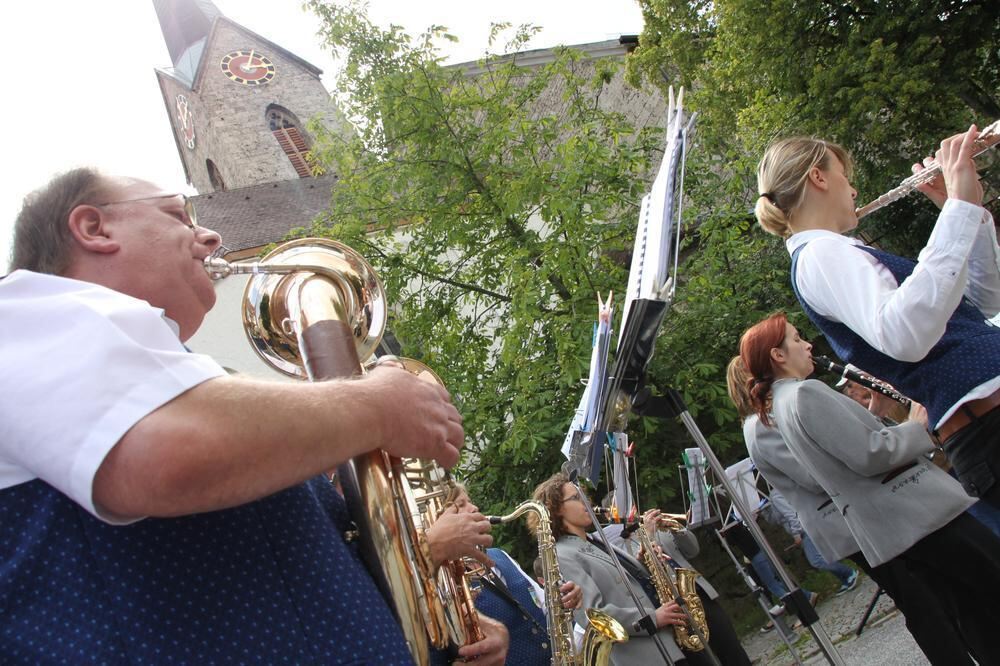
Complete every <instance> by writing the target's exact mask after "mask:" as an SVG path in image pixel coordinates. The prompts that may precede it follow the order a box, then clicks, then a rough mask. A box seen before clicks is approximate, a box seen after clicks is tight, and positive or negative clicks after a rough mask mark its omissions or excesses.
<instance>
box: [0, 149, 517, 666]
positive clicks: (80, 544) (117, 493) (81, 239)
mask: <svg viewBox="0 0 1000 666" xmlns="http://www.w3.org/2000/svg"><path fill="white" fill-rule="evenodd" d="M219 245H220V238H219V236H218V234H216V233H215V232H213V231H211V230H209V229H206V228H204V227H201V226H198V224H197V223H196V220H195V212H194V208H193V206H192V205H191V202H190V201H189V200H187V198H186V197H185V196H184V195H181V194H177V193H175V192H172V191H168V190H164V189H162V188H160V187H158V186H156V185H154V184H152V183H148V182H145V181H142V180H137V179H133V178H112V177H108V176H104V175H102V174H100V173H98V172H96V171H95V170H93V169H88V168H83V169H76V170H73V171H70V172H67V173H65V174H62V175H60V176H58V177H56V178H54V179H53V180H52V181H51V182H50V183H49V184H48V185H46V186H45V187H44V188H42V189H40V190H38V191H36V192H34V193H33V194H31V195H29V196H28V197H27V199H26V200H25V205H24V208H23V209H22V211H21V213H20V215H19V216H18V219H17V222H16V227H15V236H14V243H13V247H14V250H13V262H12V264H13V269H14V270H13V272H12V273H11V274H10V275H8V276H7V277H6V278H5V279H4V280H3V281H2V282H0V327H2V330H3V331H4V344H3V346H2V347H0V366H2V367H3V372H2V373H0V387H2V394H3V395H4V399H3V401H2V402H0V424H2V425H0V428H2V435H0V513H2V515H3V516H4V518H3V520H2V521H0V544H2V545H0V599H2V600H3V601H2V604H0V605H2V606H3V628H2V630H0V654H3V655H4V660H5V661H7V662H11V663H56V662H68V663H124V662H129V663H133V662H134V663H138V662H140V661H165V660H172V661H179V662H192V663H204V662H211V661H244V660H246V659H247V658H248V655H251V656H252V658H256V659H261V660H264V661H271V662H278V661H291V662H296V663H320V662H326V663H343V662H366V663H379V664H409V663H412V659H411V656H410V653H409V650H408V648H407V646H406V644H405V641H404V639H403V634H402V632H401V631H400V628H399V626H398V624H397V623H396V620H395V618H394V617H393V614H392V611H391V610H390V608H389V606H388V605H387V603H386V601H385V599H383V597H382V595H381V594H380V593H379V592H378V590H377V589H376V587H375V585H374V583H373V581H372V579H371V577H370V575H369V574H368V572H367V569H366V568H365V566H364V564H363V563H362V562H361V560H360V559H359V557H358V555H357V552H356V547H355V545H354V544H353V543H352V542H351V541H349V539H348V537H347V536H346V534H347V533H348V531H349V529H351V527H352V525H351V522H350V520H349V518H348V516H347V513H346V509H345V505H344V501H343V498H341V497H340V495H339V494H338V493H337V492H336V491H335V490H334V488H333V486H332V485H331V484H330V482H329V481H328V480H327V479H326V477H325V476H324V474H323V473H324V471H326V470H330V469H333V468H335V467H337V465H338V464H339V463H341V462H343V461H345V460H347V459H348V458H351V457H353V456H356V455H358V454H361V453H364V452H366V451H370V450H372V449H375V448H378V447H384V448H385V449H387V450H388V451H390V452H391V453H393V454H395V455H399V456H415V457H420V458H433V459H435V460H437V461H438V462H439V463H440V464H442V465H443V466H445V467H451V466H452V465H454V464H455V462H456V461H457V460H458V455H459V449H460V448H461V447H462V443H463V437H464V433H463V430H462V419H461V417H460V416H459V414H458V412H457V411H456V410H455V408H454V406H453V405H452V404H451V401H450V399H449V396H448V394H447V392H446V391H445V390H444V389H442V388H440V387H438V386H433V385H431V384H428V383H425V382H422V381H420V380H419V379H417V378H416V377H414V376H412V375H410V374H409V373H407V372H404V371H401V370H395V369H388V368H384V369H378V370H376V371H374V372H372V373H371V374H370V375H369V376H367V377H365V378H364V379H358V380H340V381H329V382H321V383H301V384H299V383H296V384H288V383H277V382H265V381H256V380H250V379H244V378H240V377H231V376H228V375H227V374H226V372H225V371H224V370H223V369H222V367H220V366H219V365H218V364H217V363H215V361H213V360H212V359H210V358H208V357H206V356H203V355H200V354H192V353H188V351H187V350H186V349H185V347H184V345H183V342H184V341H185V340H187V339H188V338H189V337H190V336H191V335H192V334H193V333H194V332H195V330H196V329H197V328H198V327H199V325H200V324H201V321H202V319H203V317H204V316H205V313H206V312H207V311H208V310H209V309H210V308H211V307H212V305H213V304H214V303H215V292H214V290H213V286H212V283H211V280H210V279H209V277H208V275H207V273H206V271H205V269H204V266H203V260H204V259H205V257H207V256H208V255H210V254H211V253H212V251H213V250H215V249H216V248H218V247H219ZM233 314H234V316H236V313H233ZM404 404H405V405H407V407H408V408H407V409H405V410H401V409H399V405H404ZM487 633H488V637H487V639H486V640H484V641H481V642H480V643H477V644H475V645H472V646H467V647H465V648H463V651H462V653H461V654H462V655H463V656H469V657H474V656H480V657H481V658H482V659H483V661H485V663H491V664H499V663H502V662H503V657H504V654H505V651H506V631H505V630H504V629H503V627H502V626H501V625H496V624H490V625H489V626H488V628H487ZM55 637H58V639H59V640H56V639H55Z"/></svg>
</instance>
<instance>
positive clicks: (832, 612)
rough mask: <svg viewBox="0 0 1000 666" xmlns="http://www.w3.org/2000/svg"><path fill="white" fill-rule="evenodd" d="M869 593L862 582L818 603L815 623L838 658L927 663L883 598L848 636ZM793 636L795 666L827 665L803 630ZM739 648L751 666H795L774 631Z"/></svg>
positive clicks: (860, 665)
mask: <svg viewBox="0 0 1000 666" xmlns="http://www.w3.org/2000/svg"><path fill="white" fill-rule="evenodd" d="M875 590H876V586H875V583H873V582H872V581H871V579H869V578H862V581H861V583H860V584H859V585H858V586H857V587H856V588H855V589H854V590H852V591H850V592H847V593H846V594H842V595H841V596H839V597H831V598H829V599H824V600H822V601H820V602H819V606H818V607H817V610H818V611H819V617H820V624H822V625H823V628H824V629H825V630H826V633H827V635H829V636H830V639H831V640H832V641H833V643H834V645H835V647H836V648H837V651H838V652H839V653H840V656H841V657H842V658H843V660H844V662H845V663H846V664H847V665H848V666H870V665H872V666H874V665H877V666H925V665H926V664H927V663H928V662H927V659H926V658H925V657H924V654H923V652H921V651H920V648H919V647H917V644H916V643H915V642H914V641H913V637H912V636H910V633H909V632H908V631H907V630H906V626H905V625H904V624H903V616H902V615H900V613H899V611H898V610H896V607H895V606H894V605H893V604H892V600H891V599H889V598H888V597H887V596H885V595H882V596H881V597H880V599H879V602H878V604H877V605H876V606H875V610H874V612H873V613H872V616H871V618H870V619H869V620H868V623H867V624H866V625H865V629H864V631H863V632H862V633H861V636H860V637H858V636H855V635H854V632H855V630H856V629H857V626H858V623H859V622H860V621H861V618H862V616H863V615H864V613H865V609H867V608H868V603H869V602H870V601H871V599H872V596H873V595H874V594H875ZM793 633H794V635H795V638H794V639H793V640H794V643H795V645H796V649H797V652H798V655H799V659H800V661H801V663H803V664H809V665H810V666H812V665H817V666H818V665H820V664H825V663H828V662H827V660H826V658H825V656H824V655H823V653H822V652H821V651H820V650H819V647H818V645H817V644H816V643H815V641H814V640H813V638H812V635H811V633H810V632H809V631H808V630H805V629H797V630H795V631H794V632H793ZM743 647H744V648H746V651H747V653H748V654H749V655H750V658H751V659H752V660H753V662H754V663H755V664H761V665H766V666H785V665H788V664H795V663H796V662H795V659H794V658H793V657H792V655H791V654H790V653H789V651H788V648H787V647H786V646H785V643H784V642H783V641H782V640H781V637H780V636H779V635H778V633H777V631H776V630H775V631H771V632H769V633H767V634H760V633H757V632H754V633H753V634H752V635H750V636H745V637H744V638H743Z"/></svg>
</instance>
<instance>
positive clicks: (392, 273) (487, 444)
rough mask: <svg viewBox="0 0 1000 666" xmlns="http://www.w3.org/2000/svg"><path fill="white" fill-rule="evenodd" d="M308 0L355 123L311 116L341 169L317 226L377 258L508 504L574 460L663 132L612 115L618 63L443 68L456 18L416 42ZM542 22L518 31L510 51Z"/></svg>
mask: <svg viewBox="0 0 1000 666" xmlns="http://www.w3.org/2000/svg"><path fill="white" fill-rule="evenodd" d="M308 6H309V7H310V9H312V10H313V11H314V12H316V13H317V14H318V15H319V16H320V17H321V18H322V20H323V32H322V34H323V37H324V40H325V41H326V43H327V44H328V45H329V46H330V48H332V49H333V50H334V51H335V52H336V54H337V55H338V56H339V57H340V58H341V59H342V60H343V62H344V68H343V70H342V73H341V75H340V79H339V90H340V93H341V95H340V100H341V103H342V104H343V106H344V110H345V114H346V115H347V117H348V118H351V119H352V120H353V122H354V123H355V124H356V126H357V127H358V130H359V131H358V133H357V134H356V135H353V136H348V137H344V136H341V135H338V134H334V133H331V132H327V131H325V130H324V129H323V128H322V127H319V126H316V125H314V126H312V127H311V128H310V129H311V132H312V134H313V136H314V137H315V139H316V140H315V145H314V150H313V152H314V156H315V158H316V159H317V160H318V161H319V163H320V164H322V165H323V166H324V168H328V169H330V170H332V171H333V172H335V173H337V174H338V177H339V181H338V183H337V186H336V187H335V188H334V191H333V194H332V200H331V206H330V212H329V213H328V214H327V215H325V216H324V217H323V219H321V220H319V221H318V222H317V223H316V225H315V226H314V228H313V229H310V230H309V233H311V234H320V235H324V236H329V237H333V238H337V239H340V240H343V241H344V242H347V243H348V244H350V245H352V246H354V247H355V248H357V249H358V250H359V251H360V252H361V253H362V254H363V255H365V256H366V257H367V258H368V259H369V260H371V261H372V263H373V264H374V265H375V267H376V270H377V271H378V273H379V275H380V277H381V279H382V281H383V283H384V285H385V287H386V290H387V292H388V296H389V301H390V303H392V304H393V307H392V313H391V322H390V327H391V329H392V331H393V333H394V335H395V336H396V337H397V338H398V340H399V341H400V342H401V344H402V347H403V351H404V354H405V355H408V356H413V357H416V358H418V359H420V360H422V361H424V362H426V363H428V364H429V365H430V366H431V367H433V368H434V369H435V370H436V371H437V372H438V373H439V374H440V375H441V376H442V378H443V379H444V381H445V383H446V385H447V387H448V389H449V390H450V391H451V392H452V394H453V396H454V397H455V399H456V402H457V403H458V405H459V408H460V411H461V412H462V413H463V415H464V417H465V428H466V433H467V451H468V453H467V454H466V456H465V459H464V463H463V469H462V473H463V475H464V477H465V478H466V480H468V481H469V483H470V485H471V487H472V489H473V491H474V493H475V495H476V498H477V500H480V501H481V505H483V506H484V508H485V509H487V510H490V511H494V512H501V511H506V510H509V509H510V508H512V507H513V506H514V505H515V504H517V503H519V502H520V501H522V500H524V499H526V498H527V497H528V496H529V495H530V492H531V490H532V489H533V487H534V486H535V485H536V484H537V483H538V482H539V481H541V480H543V479H544V478H546V477H547V476H548V475H550V474H551V473H552V472H554V471H556V470H558V469H559V466H560V464H561V462H562V457H561V455H560V453H559V448H560V446H561V443H562V439H563V437H564V436H565V434H566V431H567V429H568V426H569V421H570V418H571V416H572V414H573V411H574V410H575V408H576V405H577V402H578V400H579V398H580V395H581V393H582V391H583V386H582V384H581V380H582V379H583V378H585V377H586V375H587V371H588V367H589V359H590V349H591V337H592V329H593V324H594V321H595V319H596V312H597V302H596V295H597V294H598V293H601V294H604V295H606V294H607V293H608V292H609V291H612V290H623V289H624V286H625V284H626V282H627V277H628V272H627V266H626V265H625V264H626V262H625V261H623V257H628V256H629V255H630V252H631V247H632V239H633V237H634V234H635V229H636V224H637V219H638V207H639V202H640V199H641V197H642V195H643V194H644V192H645V191H646V189H647V184H646V183H647V179H648V176H649V174H650V173H651V169H652V166H653V165H654V164H658V162H659V158H660V155H661V152H662V147H661V142H662V131H661V130H660V129H658V128H656V127H652V128H647V129H637V128H636V127H634V126H633V125H632V124H630V123H629V122H628V120H627V119H626V117H625V116H624V115H623V114H621V113H618V112H615V111H613V110H610V107H611V105H610V104H608V103H607V101H606V100H605V97H606V95H607V91H608V90H609V86H610V84H611V83H612V82H613V81H615V80H620V77H621V75H622V74H621V72H620V71H619V70H620V63H618V62H615V61H611V60H598V61H593V60H589V59H587V58H586V57H585V56H584V55H583V54H582V53H579V52H575V51H573V50H569V49H562V48H560V49H556V50H555V55H554V58H553V59H552V60H551V62H548V63H547V64H544V65H540V66H532V67H530V68H529V67H524V66H522V64H521V62H520V58H519V57H518V56H505V57H501V56H489V57H486V58H485V59H484V60H482V61H481V62H480V63H479V66H478V68H477V71H475V72H469V71H464V70H462V69H458V68H453V67H445V66H442V64H441V62H440V59H439V57H438V55H437V52H436V50H435V47H434V42H435V40H436V39H441V38H449V36H448V35H447V33H446V32H445V31H444V29H443V28H437V27H436V28H432V29H431V30H429V31H428V32H427V33H426V34H424V35H422V36H421V37H420V38H419V39H417V40H415V41H411V40H410V39H409V38H408V37H407V36H406V35H405V34H403V33H402V32H401V31H400V30H398V29H396V28H391V29H388V30H383V29H379V28H377V27H376V26H374V25H372V24H371V23H370V22H369V21H368V20H367V18H366V17H365V15H364V13H363V11H362V10H360V9H359V8H358V7H357V6H354V5H344V4H339V3H338V4H331V3H325V2H319V1H316V2H311V3H309V4H308ZM501 33H503V34H510V33H511V31H510V29H509V28H508V27H506V26H498V27H497V29H496V30H495V33H494V34H495V35H496V36H499V35H500V34H501ZM531 33H532V29H531V28H527V27H521V28H519V29H516V30H513V37H512V39H511V42H510V43H509V44H507V45H506V47H505V49H504V50H505V51H507V52H516V51H519V50H520V49H521V47H523V45H524V43H525V40H526V39H527V38H528V37H529V36H530V34H531ZM616 77H617V79H616ZM644 99H650V100H652V102H651V103H655V104H659V105H660V107H661V108H662V102H661V101H657V100H658V97H657V96H656V95H652V96H647V97H646V98H644ZM401 408H405V406H401ZM685 445H690V443H687V444H685ZM650 446H651V447H654V445H650ZM654 452H655V453H662V458H663V459H664V460H670V461H672V462H673V461H678V460H679V452H678V451H677V450H676V448H675V449H674V450H672V451H670V452H667V451H663V452H660V451H658V450H657V449H655V447H654V448H651V449H650V457H651V458H652V454H653V453H654ZM651 467H652V465H651V466H650V468H651ZM664 467H665V468H667V469H668V472H667V476H669V477H670V478H671V481H672V485H675V481H674V477H675V475H676V469H674V465H672V464H671V465H664ZM652 471H653V470H652V469H650V472H652ZM657 474H660V473H659V472H657ZM657 480H659V477H657ZM522 544H524V546H523V548H524V550H523V551H521V552H527V551H528V550H530V545H528V544H527V542H526V541H522Z"/></svg>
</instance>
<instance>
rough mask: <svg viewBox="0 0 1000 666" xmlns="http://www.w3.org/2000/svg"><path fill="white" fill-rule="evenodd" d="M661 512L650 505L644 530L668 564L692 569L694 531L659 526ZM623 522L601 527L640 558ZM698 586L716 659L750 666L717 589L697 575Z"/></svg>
mask: <svg viewBox="0 0 1000 666" xmlns="http://www.w3.org/2000/svg"><path fill="white" fill-rule="evenodd" d="M661 516H662V513H661V512H660V510H659V509H650V510H649V511H647V512H646V513H644V514H643V517H642V520H643V524H644V525H645V527H646V534H649V535H650V536H651V537H652V536H653V535H655V540H656V546H658V547H659V548H661V549H662V552H660V553H659V555H660V557H661V559H662V560H663V561H664V562H665V563H666V564H667V565H668V566H671V567H683V568H685V569H694V567H693V566H691V562H689V561H688V560H690V559H691V558H693V557H697V556H698V553H699V551H700V550H701V546H700V545H699V544H698V537H697V536H695V534H694V532H692V531H690V530H689V529H687V528H686V527H684V526H681V525H678V526H677V527H676V528H671V529H661V527H660V518H661ZM623 528H624V526H623V525H622V524H620V523H612V524H610V525H606V526H605V527H604V532H605V534H607V535H608V541H610V542H611V545H613V546H615V547H616V548H621V549H622V550H624V551H625V552H627V553H628V554H629V555H631V556H632V557H635V558H639V551H640V549H641V546H640V544H639V540H638V539H637V538H636V537H635V533H634V532H629V533H628V534H627V535H626V536H625V537H622V534H623ZM696 585H697V587H698V597H699V598H700V599H701V605H702V607H703V608H704V609H705V619H706V621H707V622H708V644H709V646H710V647H711V648H712V651H713V652H715V656H716V657H718V658H719V662H720V663H722V664H725V665H726V666H737V665H743V666H750V657H749V656H748V655H747V653H746V650H744V649H743V646H742V645H741V644H740V638H739V636H737V635H736V630H735V629H734V628H733V622H732V620H730V619H729V615H728V614H727V613H726V611H725V609H724V608H723V607H722V604H720V603H719V602H718V601H717V599H718V598H719V593H718V592H717V591H716V589H715V587H714V586H713V585H712V584H711V583H710V582H708V580H707V579H706V578H705V577H704V576H701V575H699V576H698V580H697V582H696Z"/></svg>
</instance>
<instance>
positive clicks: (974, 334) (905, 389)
mask: <svg viewBox="0 0 1000 666" xmlns="http://www.w3.org/2000/svg"><path fill="white" fill-rule="evenodd" d="M803 247H805V245H802V246H800V247H798V248H796V250H795V252H794V253H793V254H792V290H793V291H794V292H795V296H796V298H798V299H799V303H800V304H801V305H802V309H803V310H805V313H806V314H807V315H808V316H809V319H810V320H812V322H813V323H814V324H815V325H816V326H817V327H818V328H819V329H820V330H821V331H822V332H823V335H825V336H826V339H827V340H828V341H829V342H830V346H831V347H833V350H834V352H836V354H837V356H839V357H840V358H841V359H843V360H844V361H847V362H848V363H853V364H854V365H856V366H857V367H859V368H861V369H863V370H864V371H865V372H868V373H871V374H872V375H874V376H875V377H878V378H880V379H884V380H885V381H887V382H889V383H890V384H892V385H893V386H895V387H896V388H897V389H898V390H899V391H901V392H902V393H903V394H905V395H907V396H909V397H911V398H913V399H914V400H916V401H917V402H920V403H922V404H923V406H924V407H925V408H926V409H927V416H928V420H929V422H930V423H931V425H932V426H933V425H934V424H936V423H937V422H938V421H940V420H941V417H942V416H944V415H945V413H946V412H947V411H948V410H949V409H951V406H952V405H954V404H955V403H957V402H958V401H959V400H961V398H962V397H963V396H965V394H967V393H968V392H969V391H971V390H972V389H974V388H975V387H977V386H979V385H980V384H982V383H984V382H987V381H989V380H991V379H993V378H994V377H996V376H998V375H1000V328H997V327H996V326H992V325H990V324H989V323H987V322H986V317H985V316H984V315H983V313H982V312H980V311H979V309H978V308H976V306H974V305H973V304H972V303H971V302H969V300H968V299H967V298H963V299H962V302H961V303H960V304H959V306H958V307H957V308H956V309H955V312H954V313H953V314H952V316H951V318H950V319H949V320H948V325H947V327H946V329H945V332H944V335H942V336H941V339H940V340H938V342H937V344H935V345H934V347H933V348H932V349H931V351H930V352H929V353H928V354H927V356H925V357H924V358H923V359H921V360H920V361H918V362H916V363H906V362H903V361H897V360H896V359H893V358H891V357H890V356H887V355H885V354H883V353H882V352H880V351H877V350H876V349H874V348H873V347H872V346H871V345H869V344H868V343H867V342H865V341H864V340H863V339H862V338H861V336H859V335H858V334H857V333H855V332H854V331H852V330H851V329H849V328H848V327H847V326H845V325H844V324H841V323H839V322H833V321H830V320H829V319H827V318H825V317H823V316H821V315H819V314H817V312H816V311H815V310H813V309H812V308H811V307H809V304H808V303H806V302H805V300H804V299H803V298H802V295H801V294H800V293H799V288H798V285H796V283H795V269H796V265H797V263H798V258H799V252H800V251H801V250H802V248H803ZM858 249H861V250H864V251H865V252H868V253H869V254H871V255H872V256H873V257H875V258H876V259H877V260H878V261H879V262H880V263H881V264H882V265H883V266H885V267H886V268H888V269H889V271H890V272H891V273H892V274H893V276H894V277H895V278H896V282H897V283H902V282H903V280H905V279H906V278H907V277H909V275H910V273H912V272H913V268H914V267H915V266H916V262H914V261H912V260H910V259H904V258H902V257H897V256H896V255H894V254H889V253H888V252H883V251H882V250H876V249H874V248H870V247H863V246H862V247H859V248H858Z"/></svg>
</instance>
